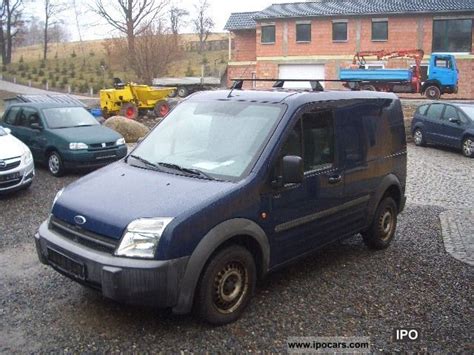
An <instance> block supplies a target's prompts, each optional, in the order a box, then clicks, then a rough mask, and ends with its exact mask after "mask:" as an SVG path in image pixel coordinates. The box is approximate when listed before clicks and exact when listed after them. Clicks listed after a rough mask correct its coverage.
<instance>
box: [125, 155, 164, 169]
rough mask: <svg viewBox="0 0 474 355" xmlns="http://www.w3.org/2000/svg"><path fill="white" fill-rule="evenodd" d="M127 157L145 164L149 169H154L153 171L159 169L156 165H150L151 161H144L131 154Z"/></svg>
mask: <svg viewBox="0 0 474 355" xmlns="http://www.w3.org/2000/svg"><path fill="white" fill-rule="evenodd" d="M129 157H130V158H133V159H136V160H138V161H139V162H141V163H143V164H145V165H146V166H149V167H151V168H154V169H159V166H158V164H155V163H152V162H151V161H149V160H146V159H145V158H142V157H140V156H138V155H134V154H132V155H130V156H129ZM127 162H128V159H127Z"/></svg>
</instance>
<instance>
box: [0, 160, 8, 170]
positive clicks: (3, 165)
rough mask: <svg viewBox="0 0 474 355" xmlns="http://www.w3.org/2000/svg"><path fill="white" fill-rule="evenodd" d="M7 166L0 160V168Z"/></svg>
mask: <svg viewBox="0 0 474 355" xmlns="http://www.w3.org/2000/svg"><path fill="white" fill-rule="evenodd" d="M6 166H7V163H5V162H4V161H3V160H0V168H4V167H6Z"/></svg>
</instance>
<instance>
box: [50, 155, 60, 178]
mask: <svg viewBox="0 0 474 355" xmlns="http://www.w3.org/2000/svg"><path fill="white" fill-rule="evenodd" d="M48 166H49V171H51V172H52V173H53V174H57V173H58V171H59V158H58V157H57V156H56V154H52V155H51V156H50V157H49V160H48Z"/></svg>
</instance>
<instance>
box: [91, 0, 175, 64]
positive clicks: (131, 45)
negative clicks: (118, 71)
mask: <svg viewBox="0 0 474 355" xmlns="http://www.w3.org/2000/svg"><path fill="white" fill-rule="evenodd" d="M166 4H167V1H166V0H115V1H114V2H113V3H111V1H110V0H95V7H94V8H93V10H94V11H95V12H96V13H97V14H98V15H100V16H101V17H102V18H104V19H105V20H106V21H107V22H108V23H109V25H111V26H112V27H113V28H115V29H116V30H118V31H120V32H121V33H123V34H125V35H126V36H127V44H128V51H129V55H130V56H131V58H132V61H133V56H134V53H135V37H136V36H138V35H140V34H142V33H144V32H145V31H146V30H147V28H148V27H149V25H150V24H152V23H153V22H154V21H155V20H156V19H157V18H158V17H159V15H160V14H161V12H162V10H163V8H164V7H165V6H166ZM117 5H118V6H117Z"/></svg>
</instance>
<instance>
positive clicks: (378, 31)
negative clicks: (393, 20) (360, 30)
mask: <svg viewBox="0 0 474 355" xmlns="http://www.w3.org/2000/svg"><path fill="white" fill-rule="evenodd" d="M387 40H388V20H372V41H387Z"/></svg>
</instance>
